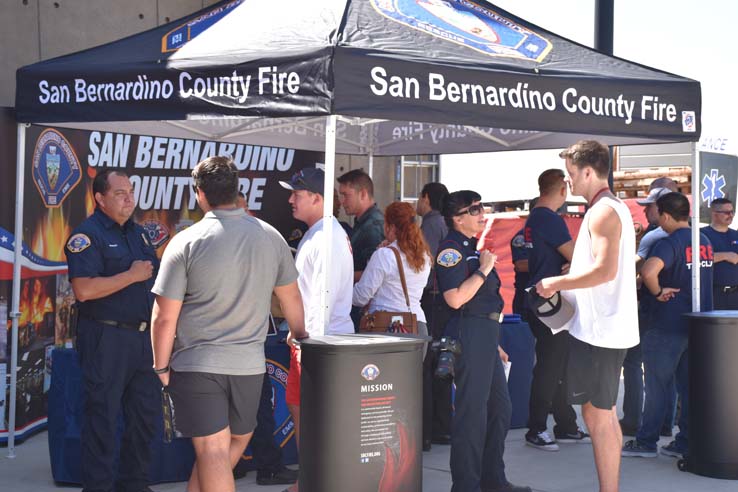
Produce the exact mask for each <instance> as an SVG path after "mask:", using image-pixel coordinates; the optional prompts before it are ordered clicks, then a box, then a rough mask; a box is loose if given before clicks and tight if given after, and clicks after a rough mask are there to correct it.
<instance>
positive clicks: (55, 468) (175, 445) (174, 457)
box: [48, 337, 297, 484]
mask: <svg viewBox="0 0 738 492" xmlns="http://www.w3.org/2000/svg"><path fill="white" fill-rule="evenodd" d="M266 355H267V374H268V375H269V376H270V377H271V382H272V386H273V388H274V402H275V409H274V418H275V422H276V427H275V430H274V439H275V442H276V443H277V445H279V446H281V447H282V450H283V461H284V463H285V464H292V463H297V448H296V446H295V439H294V437H293V436H294V429H293V427H294V424H293V423H292V419H291V418H290V416H289V412H288V410H287V406H286V404H285V401H284V394H285V386H286V384H287V373H288V372H289V350H288V349H287V347H286V346H285V345H284V344H283V343H277V340H276V337H268V341H267V346H266ZM48 401H49V409H48V439H49V456H50V461H51V474H52V476H53V478H54V481H56V482H62V483H72V484H79V483H80V481H81V478H80V477H81V474H80V465H81V463H80V441H79V434H80V423H81V416H82V408H83V402H84V395H83V391H82V381H81V371H80V367H79V359H78V357H77V351H76V350H73V349H60V348H57V349H55V350H54V351H53V353H52V371H51V387H50V388H49V399H48ZM123 425H124V424H123V418H122V416H121V417H119V421H118V426H119V435H120V434H121V433H122V430H123ZM162 436H163V426H162V419H161V418H159V419H157V431H156V437H155V438H154V441H153V442H152V443H151V446H152V453H151V471H150V474H149V476H150V478H151V481H152V483H160V482H179V481H185V480H188V479H189V477H190V473H191V472H192V465H193V463H194V460H195V453H194V450H193V449H192V443H191V442H190V440H189V439H186V438H182V439H174V440H173V441H172V442H171V443H168V444H167V443H164V442H163V438H162ZM243 460H245V461H246V462H247V463H246V469H249V468H252V467H253V466H249V465H252V463H253V460H252V456H251V450H250V448H248V449H247V450H246V452H245V453H244V456H243Z"/></svg>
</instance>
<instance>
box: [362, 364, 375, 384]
mask: <svg viewBox="0 0 738 492" xmlns="http://www.w3.org/2000/svg"><path fill="white" fill-rule="evenodd" d="M361 377H363V378H364V379H366V380H367V381H374V380H375V379H377V378H378V377H379V368H378V367H377V366H375V365H374V364H367V365H365V366H364V369H362V370H361Z"/></svg>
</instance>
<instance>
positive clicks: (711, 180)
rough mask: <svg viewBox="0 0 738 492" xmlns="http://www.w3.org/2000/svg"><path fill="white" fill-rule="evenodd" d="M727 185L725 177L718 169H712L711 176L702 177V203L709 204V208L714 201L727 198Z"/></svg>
mask: <svg viewBox="0 0 738 492" xmlns="http://www.w3.org/2000/svg"><path fill="white" fill-rule="evenodd" d="M726 184H727V183H726V181H725V176H723V175H722V174H719V172H718V170H717V169H710V174H705V175H704V176H703V177H702V186H703V188H702V201H703V202H707V206H708V207H709V206H710V204H711V203H712V201H713V200H715V199H717V198H723V197H725V192H723V188H725V185H726Z"/></svg>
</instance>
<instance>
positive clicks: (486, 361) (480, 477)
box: [450, 315, 512, 492]
mask: <svg viewBox="0 0 738 492" xmlns="http://www.w3.org/2000/svg"><path fill="white" fill-rule="evenodd" d="M450 323H453V324H457V325H458V326H457V327H458V333H459V339H460V340H461V350H462V353H461V355H460V356H459V357H457V359H456V366H455V371H456V398H455V400H454V401H455V408H456V413H455V414H454V419H453V432H452V433H451V478H452V480H453V486H452V488H451V490H452V492H480V491H481V492H484V491H485V490H489V489H494V488H497V487H500V486H502V485H504V484H506V483H507V478H506V477H505V463H504V461H503V454H504V452H505V437H506V436H507V431H508V429H509V428H510V418H511V415H512V403H511V402H510V395H509V393H508V391H507V381H506V380H505V371H504V370H503V368H502V361H501V360H500V356H499V354H498V352H497V344H498V341H499V335H500V324H499V323H498V322H497V321H493V320H490V319H487V318H479V317H473V316H469V315H464V316H463V317H461V318H460V317H455V318H452V320H451V321H450Z"/></svg>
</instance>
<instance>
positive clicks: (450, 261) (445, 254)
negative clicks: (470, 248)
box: [436, 248, 461, 267]
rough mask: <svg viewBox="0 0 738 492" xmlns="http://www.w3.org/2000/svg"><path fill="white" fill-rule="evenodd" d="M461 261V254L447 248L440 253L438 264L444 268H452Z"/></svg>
mask: <svg viewBox="0 0 738 492" xmlns="http://www.w3.org/2000/svg"><path fill="white" fill-rule="evenodd" d="M460 261H461V253H460V252H459V251H458V250H456V249H454V248H446V249H444V250H443V251H441V252H440V253H438V258H437V259H436V263H438V264H439V265H441V266H443V267H452V266H455V265H456V264H458V263H459V262H460Z"/></svg>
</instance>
